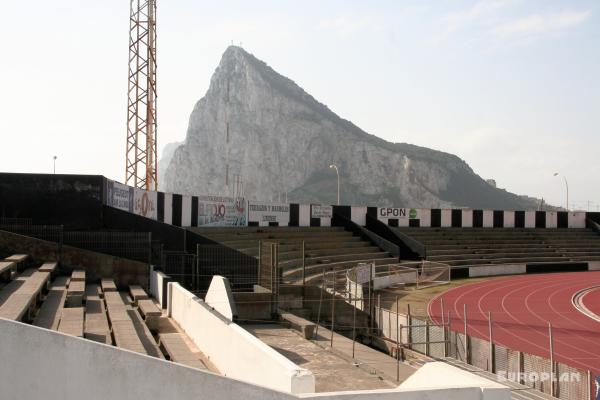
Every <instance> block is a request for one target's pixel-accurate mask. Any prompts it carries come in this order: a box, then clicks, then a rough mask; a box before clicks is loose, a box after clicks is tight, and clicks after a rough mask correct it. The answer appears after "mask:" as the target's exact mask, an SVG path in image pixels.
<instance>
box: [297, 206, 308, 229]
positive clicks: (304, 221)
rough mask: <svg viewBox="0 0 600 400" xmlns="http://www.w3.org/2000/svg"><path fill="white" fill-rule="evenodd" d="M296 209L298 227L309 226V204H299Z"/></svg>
mask: <svg viewBox="0 0 600 400" xmlns="http://www.w3.org/2000/svg"><path fill="white" fill-rule="evenodd" d="M298 209H299V210H298V221H299V222H298V225H299V226H310V204H300V205H299V207H298Z"/></svg>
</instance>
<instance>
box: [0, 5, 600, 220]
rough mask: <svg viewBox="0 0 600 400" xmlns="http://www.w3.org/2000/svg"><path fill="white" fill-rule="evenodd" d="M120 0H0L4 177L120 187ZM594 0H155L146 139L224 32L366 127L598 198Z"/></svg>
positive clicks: (518, 183) (202, 73)
mask: <svg viewBox="0 0 600 400" xmlns="http://www.w3.org/2000/svg"><path fill="white" fill-rule="evenodd" d="M128 18H129V2H128V1H126V0H120V1H117V0H104V1H102V2H89V1H85V2H81V1H75V0H54V1H38V0H33V1H27V2H17V1H8V0H6V1H3V3H2V12H1V13H0V49H1V52H0V60H1V62H0V139H1V141H0V143H1V149H2V151H1V153H0V171H18V172H51V171H52V156H53V155H57V156H58V159H57V172H60V173H89V174H103V175H105V176H108V177H110V178H113V179H117V180H120V181H123V178H124V168H125V139H126V137H125V118H126V88H127V52H128V48H127V44H128V42H127V40H128V24H129V20H128ZM599 39H600V2H598V1H562V2H561V1H547V0H542V1H525V0H521V1H519V0H497V1H494V0H491V1H455V0H448V1H432V2H425V1H362V2H351V1H327V2H324V1H306V0H303V1H295V2H292V1H287V2H286V1H258V0H253V1H225V0H223V1H218V2H216V1H211V2H206V1H198V0H195V1H192V0H168V1H166V0H158V91H159V104H158V121H159V130H158V132H159V133H158V135H159V136H158V143H159V152H160V150H162V147H163V146H164V145H165V144H167V143H169V142H172V141H180V140H183V139H184V137H185V133H186V129H187V122H188V118H189V115H190V112H191V110H192V108H193V106H194V104H195V102H196V101H197V100H199V99H200V98H201V97H202V96H203V95H204V93H205V92H206V90H207V88H208V85H209V83H210V77H211V75H212V73H213V71H214V69H215V68H216V66H217V64H218V62H219V60H220V57H221V55H222V53H223V51H224V50H225V48H226V47H227V45H229V44H231V42H234V43H235V44H240V43H242V46H243V47H244V48H245V49H246V50H247V51H249V52H251V53H253V54H254V55H255V56H257V57H258V58H260V59H262V60H264V61H265V62H267V63H268V64H269V65H270V66H272V67H273V68H274V69H275V70H277V71H278V72H280V73H282V74H283V75H285V76H287V77H289V78H291V79H292V80H294V81H295V82H296V83H298V84H299V85H300V86H301V87H302V88H304V89H305V90H306V91H307V92H308V93H310V94H312V95H313V96H314V97H315V98H316V99H317V100H319V101H321V102H322V103H324V104H326V105H327V106H328V107H329V108H330V109H332V110H333V111H334V112H336V113H337V114H338V115H340V116H341V117H343V118H346V119H349V120H351V121H353V122H354V123H355V124H356V125H358V126H359V127H361V128H362V129H364V130H365V131H367V132H369V133H372V134H375V135H377V136H380V137H382V138H384V139H387V140H390V141H394V142H408V143H413V144H416V145H421V146H427V147H431V148H434V149H438V150H443V151H447V152H451V153H454V154H456V155H458V156H459V157H461V158H462V159H464V160H465V161H467V162H468V163H469V164H470V165H471V167H472V168H473V169H474V170H475V172H476V173H477V174H479V175H480V176H482V177H483V178H494V179H496V181H497V183H498V186H499V187H502V188H506V189H508V190H510V191H513V192H516V193H519V194H528V195H531V196H536V197H544V198H545V199H546V200H547V201H549V202H551V203H554V204H561V205H564V202H565V188H564V182H563V181H561V179H560V178H558V177H553V176H552V175H553V173H554V172H560V173H561V174H564V175H565V176H566V177H567V178H568V181H569V185H570V195H571V202H572V204H573V205H574V206H576V207H578V208H587V202H588V201H591V202H592V203H591V208H592V209H594V210H595V209H596V208H597V207H600V162H599V160H600V132H599V130H600V42H599Z"/></svg>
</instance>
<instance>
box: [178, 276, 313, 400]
mask: <svg viewBox="0 0 600 400" xmlns="http://www.w3.org/2000/svg"><path fill="white" fill-rule="evenodd" d="M168 311H169V316H170V317H171V318H173V319H174V320H175V321H176V322H177V323H178V324H179V326H180V327H181V328H182V329H183V330H184V331H185V332H186V333H187V335H188V336H189V337H190V338H191V339H192V340H193V341H194V343H195V344H196V346H198V348H199V349H200V350H201V351H202V352H203V353H204V354H205V355H206V356H207V357H208V358H209V359H210V361H211V362H212V363H213V364H214V365H215V366H216V367H217V368H218V369H219V371H220V372H221V373H222V374H223V375H225V376H230V377H232V378H235V379H240V380H243V381H246V382H252V383H254V384H257V385H261V386H265V387H268V388H271V389H275V390H279V391H284V392H289V393H313V392H314V391H315V378H314V376H313V374H312V373H311V372H310V371H308V370H307V369H304V368H300V367H298V366H297V365H296V364H294V363H293V362H291V361H290V360H288V359H287V358H285V357H284V356H282V355H281V354H279V353H278V352H277V351H275V350H273V349H272V348H271V347H269V346H268V345H266V344H265V343H263V342H262V341H260V340H259V339H258V338H256V337H255V336H253V335H252V334H250V333H249V332H248V331H246V330H244V329H243V328H241V327H240V326H238V325H237V324H235V323H232V322H230V321H228V320H226V319H225V318H223V317H222V316H220V314H218V313H216V312H215V311H213V310H211V308H210V307H209V306H208V305H207V304H206V303H204V302H203V301H202V300H201V299H199V298H197V297H196V296H194V295H193V294H192V293H190V292H188V291H187V290H185V289H184V288H183V287H181V286H180V285H179V284H178V283H175V282H171V283H169V306H168Z"/></svg>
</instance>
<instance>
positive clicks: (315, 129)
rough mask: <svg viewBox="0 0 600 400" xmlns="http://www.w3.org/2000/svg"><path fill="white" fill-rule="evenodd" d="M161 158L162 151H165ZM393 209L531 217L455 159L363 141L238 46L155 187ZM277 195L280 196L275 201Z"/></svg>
mask: <svg viewBox="0 0 600 400" xmlns="http://www.w3.org/2000/svg"><path fill="white" fill-rule="evenodd" d="M169 153H170V152H169ZM332 163H333V164H336V165H337V166H338V167H339V171H340V178H341V202H342V204H361V205H366V204H369V205H380V206H398V207H404V206H406V207H446V206H464V207H473V208H492V209H511V208H512V209H524V208H527V209H531V208H535V207H536V204H535V200H532V199H530V198H529V199H527V198H524V197H522V196H517V195H514V194H511V193H508V192H506V191H504V190H499V189H496V188H494V187H492V186H490V185H489V184H488V183H486V182H485V181H484V180H483V179H481V178H480V177H479V176H478V175H476V174H475V173H474V172H473V170H472V169H471V168H470V167H469V166H468V165H467V164H466V163H465V162H464V161H463V160H461V159H459V158H458V157H456V156H454V155H451V154H447V153H443V152H439V151H434V150H430V149H427V148H423V147H418V146H414V145H411V144H406V143H390V142H387V141H385V140H382V139H380V138H378V137H375V136H373V135H370V134H368V133H366V132H364V131H363V130H361V129H360V128H358V127H357V126H355V125H354V124H352V123H351V122H350V121H347V120H344V119H342V118H340V117H339V116H337V115H336V114H335V113H333V112H332V111H331V110H329V109H328V108H327V106H325V105H324V104H321V103H319V102H318V101H317V100H315V99H314V98H313V97H312V96H310V95H309V94H308V93H306V92H305V91H304V90H302V88H300V87H299V86H298V85H296V84H295V83H294V82H293V81H291V80H290V79H288V78H286V77H284V76H282V75H280V74H278V73H277V72H275V71H274V70H273V69H272V68H270V67H269V66H267V64H265V63H264V62H262V61H260V60H258V59H257V58H256V57H254V56H253V55H251V54H249V53H247V52H246V51H245V50H243V49H242V48H240V47H235V46H231V47H229V48H228V49H227V50H226V51H225V53H224V54H223V58H222V59H221V62H220V64H219V66H218V68H217V69H216V71H215V73H214V75H213V77H212V79H211V83H210V88H209V89H208V92H207V93H206V95H205V96H204V97H203V98H202V99H201V100H200V101H198V103H196V105H195V107H194V110H193V111H192V114H191V116H190V121H189V127H188V131H187V136H186V139H185V142H184V143H182V144H180V145H179V146H178V147H177V148H176V149H175V150H174V152H173V153H172V157H171V158H170V160H169V162H161V163H159V165H160V166H161V168H163V169H164V170H163V173H162V174H161V176H162V177H163V180H162V181H159V183H160V185H161V189H162V190H165V191H169V192H175V193H184V194H204V193H210V194H231V193H233V192H234V190H235V188H236V187H237V188H239V185H236V182H237V179H238V178H237V177H238V176H239V177H241V181H242V182H243V192H244V195H245V196H246V197H247V198H250V199H256V200H266V201H271V200H277V199H279V198H282V199H283V198H284V197H285V196H284V195H282V194H285V193H287V197H288V200H289V201H294V202H322V203H324V204H334V203H335V201H336V184H337V183H336V182H337V181H336V174H335V171H334V170H331V169H330V168H329V165H330V164H332ZM280 196H282V197H280Z"/></svg>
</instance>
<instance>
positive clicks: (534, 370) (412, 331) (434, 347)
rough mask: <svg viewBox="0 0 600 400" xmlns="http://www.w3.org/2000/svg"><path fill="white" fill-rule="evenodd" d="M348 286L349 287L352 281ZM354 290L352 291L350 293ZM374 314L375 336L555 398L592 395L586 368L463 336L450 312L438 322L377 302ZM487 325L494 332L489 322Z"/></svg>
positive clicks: (579, 399) (578, 399)
mask: <svg viewBox="0 0 600 400" xmlns="http://www.w3.org/2000/svg"><path fill="white" fill-rule="evenodd" d="M348 287H349V288H352V287H353V285H350V286H348ZM356 292H357V291H356V290H353V291H352V293H353V294H354V293H356ZM367 310H368V307H367ZM373 319H374V320H375V321H376V324H377V327H376V329H374V330H373V334H374V335H381V336H383V337H384V338H386V339H387V340H390V341H392V342H395V341H396V340H397V339H396V338H397V337H398V338H399V339H398V340H399V341H400V343H401V345H402V346H403V347H405V348H408V349H410V350H413V351H416V352H419V353H422V354H424V355H427V356H430V357H433V358H438V359H443V358H445V357H451V358H454V359H456V360H458V361H461V362H464V363H466V364H469V365H472V366H474V367H477V368H479V369H480V370H483V371H487V372H490V373H493V374H496V375H497V377H498V380H499V381H500V382H501V381H503V380H506V381H511V382H515V383H519V384H522V385H524V386H525V387H528V388H532V389H536V390H538V391H540V392H542V393H545V394H547V395H552V396H554V397H556V398H559V399H563V400H594V399H596V397H595V393H596V387H595V385H594V381H595V379H596V377H595V376H594V375H593V374H591V373H590V372H589V371H586V370H582V369H578V368H575V367H572V366H568V365H566V364H562V363H558V362H556V361H554V362H553V363H552V362H551V361H550V359H549V358H546V357H542V356H539V355H534V354H529V353H525V352H520V351H518V350H514V349H510V348H508V347H505V346H502V345H499V344H496V343H492V344H490V341H489V340H486V339H484V338H480V337H475V336H472V335H467V334H465V333H464V328H463V325H462V324H461V323H462V322H463V320H460V321H459V319H458V318H457V317H454V319H453V320H452V321H451V322H452V323H449V322H450V321H447V320H446V321H443V323H444V325H441V326H440V325H434V324H433V323H430V322H429V321H428V320H427V319H424V318H416V317H414V316H413V317H411V316H410V315H407V314H402V313H398V314H397V313H396V312H394V311H393V310H388V309H385V308H381V307H379V306H376V307H374V315H373ZM459 322H460V323H459ZM479 323H480V324H481V323H482V322H481V321H479ZM450 328H453V329H454V330H450ZM488 328H489V329H490V330H491V331H493V325H492V324H491V322H489V327H488ZM397 329H400V330H401V331H403V334H399V333H398V332H397ZM549 329H551V327H550V328H549Z"/></svg>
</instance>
